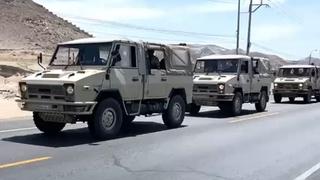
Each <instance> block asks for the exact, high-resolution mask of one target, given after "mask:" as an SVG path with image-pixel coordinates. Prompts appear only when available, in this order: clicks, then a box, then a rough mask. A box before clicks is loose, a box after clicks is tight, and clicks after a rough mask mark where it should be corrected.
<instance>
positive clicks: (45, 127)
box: [33, 112, 66, 135]
mask: <svg viewBox="0 0 320 180" xmlns="http://www.w3.org/2000/svg"><path fill="white" fill-rule="evenodd" d="M33 122H34V124H35V125H36V127H37V128H38V129H39V130H40V131H41V132H43V133H45V134H47V135H56V134H58V133H59V132H60V131H61V130H62V129H63V128H64V127H65V126H66V123H57V122H46V121H44V120H43V119H42V118H41V117H40V115H39V113H37V112H34V113H33Z"/></svg>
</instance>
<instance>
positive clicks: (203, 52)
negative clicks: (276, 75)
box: [189, 45, 288, 69]
mask: <svg viewBox="0 0 320 180" xmlns="http://www.w3.org/2000/svg"><path fill="white" fill-rule="evenodd" d="M189 47H190V48H191V56H192V59H194V60H195V59H196V58H199V57H202V56H207V55H212V54H235V50H234V49H226V48H223V47H220V46H216V45H189ZM240 54H245V52H244V51H243V50H240ZM250 55H252V56H257V57H264V58H268V59H269V60H270V63H271V66H272V67H273V68H274V69H276V68H278V67H280V66H282V65H284V64H287V63H288V61H286V60H284V59H283V58H281V57H279V56H277V55H271V54H264V53H260V52H252V53H251V54H250Z"/></svg>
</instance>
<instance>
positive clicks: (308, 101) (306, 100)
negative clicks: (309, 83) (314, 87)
mask: <svg viewBox="0 0 320 180" xmlns="http://www.w3.org/2000/svg"><path fill="white" fill-rule="evenodd" d="M311 94H312V92H311V89H309V91H308V94H307V95H305V96H304V97H303V101H304V103H306V104H309V103H310V102H311V96H312V95H311Z"/></svg>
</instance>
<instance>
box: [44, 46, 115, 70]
mask: <svg viewBox="0 0 320 180" xmlns="http://www.w3.org/2000/svg"><path fill="white" fill-rule="evenodd" d="M106 44H110V51H109V53H108V59H107V60H106V61H107V63H106V64H103V65H99V64H82V63H81V62H80V63H78V61H77V62H76V63H72V64H52V63H53V62H54V60H55V57H56V55H57V53H58V51H59V48H60V47H67V48H74V47H75V46H85V45H92V46H103V45H106ZM113 49H114V42H102V43H100V42H99V43H84V44H59V45H57V47H56V49H55V51H54V54H53V55H52V57H51V59H50V62H49V65H48V66H49V67H81V66H83V67H86V66H90V67H92V66H98V67H108V66H109V65H110V60H111V52H112V51H113Z"/></svg>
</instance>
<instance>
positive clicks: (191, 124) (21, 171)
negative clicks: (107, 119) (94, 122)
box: [0, 103, 320, 180]
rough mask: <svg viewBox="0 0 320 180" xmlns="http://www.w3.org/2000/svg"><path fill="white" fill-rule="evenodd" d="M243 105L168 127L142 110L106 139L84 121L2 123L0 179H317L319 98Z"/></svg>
mask: <svg viewBox="0 0 320 180" xmlns="http://www.w3.org/2000/svg"><path fill="white" fill-rule="evenodd" d="M244 108H245V109H246V110H245V111H244V113H243V115H242V116H240V117H236V118H232V117H225V116H223V115H222V114H220V112H219V111H218V110H217V108H209V107H204V108H202V111H201V114H200V115H199V117H190V116H187V117H186V119H185V122H184V127H182V128H179V129H174V130H167V129H166V127H165V126H164V125H163V124H162V121H161V117H160V116H154V117H151V118H143V117H141V118H137V120H136V121H134V123H133V124H132V126H131V127H129V128H128V129H127V130H126V131H125V132H123V133H122V134H121V136H120V137H119V138H116V139H113V140H108V141H95V140H94V139H92V138H91V137H90V135H89V132H88V131H87V129H86V125H85V124H77V125H73V126H68V127H67V128H66V130H65V131H64V132H63V133H62V134H61V135H59V136H58V137H55V138H49V137H45V136H43V135H42V134H41V133H40V132H39V131H38V130H36V129H35V128H33V125H32V122H31V119H29V118H26V119H25V120H20V121H13V122H1V124H0V179H1V180H20V179H32V180H46V179H50V180H53V179H59V180H60V179H68V180H69V179H70V180H73V179H74V180H82V179H83V180H88V179H112V180H117V179H119V180H124V179H146V180H149V179H155V180H158V179H159V180H163V179H190V180H195V179H201V180H202V179H212V180H224V179H226V180H229V179H230V180H242V179H243V180H260V179H266V180H273V179H277V180H295V179H296V180H299V179H308V180H319V179H320V171H318V169H319V168H320V164H318V163H319V162H320V138H319V133H320V111H319V109H320V103H313V104H309V105H305V104H302V103H295V104H289V103H283V104H273V103H271V104H269V107H268V111H267V112H263V113H258V114H257V113H254V111H253V110H254V106H252V105H245V106H244Z"/></svg>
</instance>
